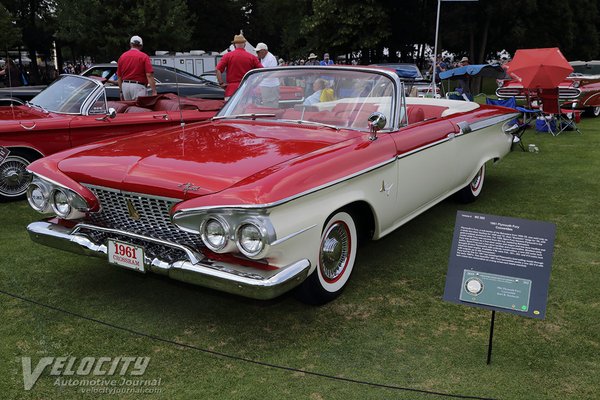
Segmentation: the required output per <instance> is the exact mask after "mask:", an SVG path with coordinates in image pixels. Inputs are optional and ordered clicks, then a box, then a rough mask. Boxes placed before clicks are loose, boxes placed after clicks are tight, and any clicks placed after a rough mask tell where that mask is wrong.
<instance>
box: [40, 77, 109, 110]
mask: <svg viewBox="0 0 600 400" xmlns="http://www.w3.org/2000/svg"><path fill="white" fill-rule="evenodd" d="M98 87H101V85H100V83H98V82H95V81H93V80H90V79H88V78H84V77H81V76H78V75H62V76H61V77H60V78H58V79H57V80H56V81H54V82H53V83H52V84H51V85H50V86H48V87H47V88H46V89H45V90H42V91H41V92H40V93H39V94H38V95H37V96H35V97H34V98H33V99H32V100H31V101H30V103H31V104H33V105H36V106H39V107H43V108H44V109H45V110H48V111H52V112H56V113H63V114H81V113H82V111H83V110H82V108H83V106H84V104H85V102H86V100H87V99H88V98H89V97H90V95H92V93H94V91H96V89H98Z"/></svg>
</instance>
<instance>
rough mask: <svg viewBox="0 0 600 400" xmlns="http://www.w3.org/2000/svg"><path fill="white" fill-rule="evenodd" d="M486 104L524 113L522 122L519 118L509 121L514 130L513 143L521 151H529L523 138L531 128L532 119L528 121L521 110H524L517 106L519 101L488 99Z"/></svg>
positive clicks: (512, 130)
mask: <svg viewBox="0 0 600 400" xmlns="http://www.w3.org/2000/svg"><path fill="white" fill-rule="evenodd" d="M485 104H491V105H495V106H502V107H508V108H513V109H515V110H517V111H519V112H521V113H523V119H522V120H520V119H519V118H515V119H514V120H512V121H509V125H510V127H511V128H513V129H511V133H512V135H513V143H518V144H519V147H520V148H521V150H523V151H527V149H526V148H525V145H524V144H523V140H522V139H521V138H522V136H523V134H524V133H525V129H527V127H528V126H529V124H528V122H529V121H530V120H531V119H529V120H528V121H526V119H525V118H526V117H525V113H524V112H523V111H521V109H523V108H522V107H518V106H517V99H515V98H514V97H509V98H508V99H490V98H489V97H486V98H485ZM523 110H524V109H523Z"/></svg>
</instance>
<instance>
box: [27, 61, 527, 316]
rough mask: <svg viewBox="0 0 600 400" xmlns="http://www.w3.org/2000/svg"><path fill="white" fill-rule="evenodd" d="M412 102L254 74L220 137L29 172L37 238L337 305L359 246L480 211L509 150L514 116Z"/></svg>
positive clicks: (375, 72)
mask: <svg viewBox="0 0 600 400" xmlns="http://www.w3.org/2000/svg"><path fill="white" fill-rule="evenodd" d="M315 72H317V73H318V74H319V75H320V76H324V77H327V80H328V81H329V83H330V86H331V87H332V88H333V89H334V94H335V95H334V97H335V98H334V100H333V101H326V102H318V103H316V104H315V105H311V106H303V105H291V104H290V103H289V102H280V103H279V106H278V107H264V106H263V105H262V104H261V103H260V102H259V100H258V98H257V97H256V95H255V94H256V93H257V91H258V89H259V87H260V85H261V82H264V81H265V80H266V79H272V78H276V79H279V80H280V82H287V81H293V82H299V83H302V82H303V81H305V80H306V79H307V77H308V76H309V75H313V74H314V73H315ZM300 86H303V85H300ZM304 86H305V85H304ZM403 91H404V86H403V83H402V82H401V80H400V79H399V77H398V75H397V74H395V73H394V72H392V71H389V70H387V69H378V68H367V67H362V68H360V67H350V66H329V67H282V68H268V69H258V70H253V71H251V72H249V73H248V74H247V75H246V76H245V78H244V80H243V81H242V84H241V86H240V88H239V89H238V91H237V92H236V93H235V94H234V95H233V96H232V97H231V99H230V100H229V101H228V102H227V103H226V104H225V106H224V107H223V109H222V110H221V111H220V112H219V114H218V115H217V116H215V117H214V118H212V120H211V122H206V123H198V124H192V125H188V126H187V127H186V128H185V129H182V128H176V127H175V128H168V129H162V130H161V131H160V132H155V133H153V134H139V135H133V136H128V137H124V138H122V139H120V140H118V141H114V142H104V143H97V144H94V145H89V146H85V147H82V148H76V149H72V150H68V151H65V152H62V153H59V154H55V155H53V156H49V157H46V158H44V159H42V160H39V161H37V162H34V163H33V164H31V165H30V166H29V167H28V170H29V171H30V172H31V173H32V174H33V175H34V179H33V182H32V184H31V185H30V187H29V189H28V199H29V203H30V205H31V207H33V208H34V209H35V210H37V211H39V212H41V213H43V214H50V215H49V218H48V219H44V220H42V221H39V222H34V223H32V224H30V225H29V226H28V231H29V233H30V236H31V238H32V240H33V241H34V242H37V243H40V244H43V245H47V246H50V247H56V248H60V249H63V250H69V251H73V252H76V253H80V254H86V255H95V256H99V257H103V258H105V259H106V260H107V261H108V262H109V263H112V264H115V265H118V266H120V267H123V268H129V269H133V270H136V271H140V272H155V273H159V274H163V275H167V276H169V277H171V278H174V279H178V280H182V281H186V282H191V283H194V284H198V285H202V286H207V287H211V288H215V289H218V290H222V291H225V292H229V293H234V294H239V295H243V296H247V297H251V298H258V299H269V298H273V297H276V296H278V295H280V294H282V293H284V292H286V291H289V290H292V289H294V288H296V289H295V290H297V292H296V293H297V295H298V297H299V298H300V299H302V300H303V301H306V302H308V303H313V304H322V303H325V302H327V301H330V300H332V299H333V298H335V297H336V296H338V295H339V294H340V292H341V291H342V290H343V288H344V287H345V286H346V284H347V282H348V279H349V278H350V275H351V273H352V270H353V269H354V267H355V261H356V253H357V244H358V243H360V242H362V241H363V240H369V239H379V238H381V237H383V236H385V235H387V234H388V233H390V232H392V231H393V230H394V229H396V228H398V227H399V226H401V225H403V224H404V223H406V222H407V221H409V220H411V219H412V218H414V217H416V216H417V215H419V214H420V213H422V212H424V211H425V210H427V209H428V208H430V207H433V206H434V205H435V204H437V203H439V202H440V201H442V200H443V199H445V198H447V197H449V196H451V195H453V194H455V193H457V194H458V196H459V197H460V198H462V199H463V200H464V201H472V200H474V199H476V198H477V197H479V196H480V194H481V192H482V187H483V183H484V178H485V170H486V163H487V162H488V161H497V160H499V159H501V158H502V157H504V156H505V155H506V154H507V153H508V152H509V151H510V149H511V144H512V141H513V139H514V138H513V134H512V132H511V130H510V128H508V127H509V126H510V125H511V124H510V121H511V120H513V119H514V118H515V116H517V114H516V113H514V112H512V111H511V110H509V109H507V108H502V107H494V106H486V105H479V104H477V103H473V102H464V101H453V100H445V99H444V100H442V99H426V98H406V99H405V97H404V95H403ZM316 97H318V95H317V96H316ZM98 166H102V168H98ZM374 273H375V271H374Z"/></svg>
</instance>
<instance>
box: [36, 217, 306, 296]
mask: <svg viewBox="0 0 600 400" xmlns="http://www.w3.org/2000/svg"><path fill="white" fill-rule="evenodd" d="M82 228H83V227H82ZM82 228H81V229H82ZM93 228H94V229H97V228H98V227H93ZM27 231H28V232H29V236H30V238H31V240H32V241H34V242H36V243H39V244H42V245H45V246H49V247H54V248H58V249H61V250H65V251H70V252H73V253H77V254H83V255H88V256H95V257H100V258H105V259H106V258H107V253H108V249H107V248H106V246H105V245H104V244H98V243H94V242H93V241H92V240H90V239H89V238H88V237H86V236H81V235H77V234H74V233H72V232H71V229H69V228H67V227H64V226H60V225H57V224H52V223H50V222H46V221H39V222H33V223H31V224H29V226H27ZM108 231H111V232H113V233H117V232H118V233H121V232H119V231H115V230H108ZM124 234H126V235H128V236H130V237H133V234H131V233H128V232H124ZM135 236H136V237H142V238H143V240H147V241H152V242H162V241H158V240H156V239H153V238H148V237H143V236H140V235H135ZM160 244H164V245H168V246H173V244H172V243H168V242H165V243H160ZM144 267H145V268H146V269H147V270H149V271H151V272H155V273H159V274H164V275H167V276H169V277H170V278H172V279H176V280H180V281H183V282H187V283H191V284H195V285H200V286H204V287H208V288H212V289H216V290H221V291H224V292H227V293H231V294H236V295H240V296H245V297H249V298H254V299H259V300H268V299H272V298H275V297H277V296H280V295H281V294H283V293H285V292H288V291H290V290H291V289H293V288H294V287H296V286H298V285H299V284H300V283H302V282H303V281H304V280H305V279H306V277H307V276H308V273H309V271H310V262H309V261H308V260H307V259H301V260H298V261H296V262H294V263H292V264H290V265H287V266H285V267H282V268H280V269H277V270H273V271H262V270H261V271H258V270H256V269H252V268H243V269H240V268H237V269H236V266H235V265H232V264H227V263H224V262H218V261H211V260H208V259H206V258H205V259H203V260H201V261H199V262H198V263H196V264H194V263H192V262H191V261H189V260H178V261H174V262H166V261H162V260H159V259H157V258H154V259H153V260H150V259H149V258H148V257H146V258H145V259H144Z"/></svg>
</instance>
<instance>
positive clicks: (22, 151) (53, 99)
mask: <svg viewBox="0 0 600 400" xmlns="http://www.w3.org/2000/svg"><path fill="white" fill-rule="evenodd" d="M222 106H223V100H204V99H192V98H183V97H177V96H176V95H174V94H162V95H158V96H148V97H143V98H139V99H138V101H133V102H132V101H130V102H127V101H107V100H106V94H105V90H104V86H103V85H102V84H101V83H100V82H99V81H98V80H96V79H90V78H87V77H83V76H79V75H63V76H61V77H60V78H59V79H58V80H56V81H55V82H54V83H53V84H52V85H50V86H49V87H48V88H46V89H45V90H44V91H42V92H41V93H40V94H39V95H37V96H36V97H34V98H33V99H32V100H31V102H28V103H27V104H26V105H21V106H4V107H0V154H3V156H2V158H1V159H0V201H6V200H11V199H12V200H14V199H19V198H23V197H24V195H25V192H26V190H27V186H28V185H29V183H30V181H31V174H29V173H28V172H27V171H26V167H27V166H28V165H29V164H30V163H31V162H33V161H35V160H37V159H38V158H41V157H44V156H47V155H50V154H53V153H56V152H57V151H61V150H65V149H68V148H71V147H75V146H79V145H83V144H86V143H90V142H94V141H98V140H102V139H112V138H115V137H118V136H123V135H129V134H132V133H137V132H141V131H147V130H150V129H156V128H160V127H166V126H173V125H179V124H180V123H181V122H195V121H203V120H206V119H208V118H210V117H212V116H214V115H215V114H216V112H217V111H218V110H219V109H220V108H221V107H222ZM6 154H8V156H6Z"/></svg>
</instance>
